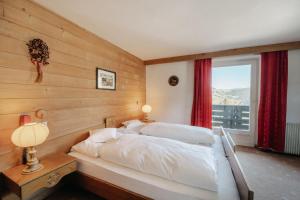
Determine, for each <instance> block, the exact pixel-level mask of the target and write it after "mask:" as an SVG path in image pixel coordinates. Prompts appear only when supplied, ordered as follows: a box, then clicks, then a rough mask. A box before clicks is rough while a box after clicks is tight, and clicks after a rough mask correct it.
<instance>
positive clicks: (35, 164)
mask: <svg viewBox="0 0 300 200" xmlns="http://www.w3.org/2000/svg"><path fill="white" fill-rule="evenodd" d="M26 165H27V167H25V168H24V169H23V171H22V174H31V173H34V172H36V171H39V170H41V169H43V168H44V167H43V165H42V164H40V163H39V160H38V159H37V157H36V150H35V148H34V147H27V163H26Z"/></svg>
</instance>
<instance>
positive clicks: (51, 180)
mask: <svg viewBox="0 0 300 200" xmlns="http://www.w3.org/2000/svg"><path fill="white" fill-rule="evenodd" d="M60 178H61V176H60V174H59V173H57V172H56V173H53V174H50V175H49V177H48V181H47V183H48V187H52V186H54V185H56V184H57V183H58V182H59V180H60Z"/></svg>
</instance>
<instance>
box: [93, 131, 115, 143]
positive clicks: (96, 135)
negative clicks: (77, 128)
mask: <svg viewBox="0 0 300 200" xmlns="http://www.w3.org/2000/svg"><path fill="white" fill-rule="evenodd" d="M118 136H119V134H118V133H117V129H116V128H102V129H96V130H92V131H90V137H89V138H88V139H87V140H88V141H90V142H96V143H101V142H107V141H109V140H112V139H117V138H118Z"/></svg>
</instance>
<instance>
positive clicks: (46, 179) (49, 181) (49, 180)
mask: <svg viewBox="0 0 300 200" xmlns="http://www.w3.org/2000/svg"><path fill="white" fill-rule="evenodd" d="M74 171H76V162H75V161H74V162H71V163H69V164H67V165H65V166H62V167H60V168H58V169H56V170H54V171H52V172H50V173H48V174H46V175H44V176H41V177H39V178H37V179H35V180H33V181H31V182H29V183H27V184H25V185H23V187H22V188H21V197H22V198H24V199H26V198H27V197H29V196H30V195H31V194H32V193H33V192H35V191H37V190H38V189H41V188H45V187H46V188H50V187H53V186H54V185H56V184H57V183H58V182H59V181H60V179H61V178H63V177H64V176H65V175H67V174H70V173H72V172H74Z"/></svg>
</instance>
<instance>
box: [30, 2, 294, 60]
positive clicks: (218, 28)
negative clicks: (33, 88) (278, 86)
mask: <svg viewBox="0 0 300 200" xmlns="http://www.w3.org/2000/svg"><path fill="white" fill-rule="evenodd" d="M35 1H36V2H38V3H39V4H41V5H43V6H44V7H46V8H48V9H50V10H52V11H54V12H55V13H57V14H59V15H61V16H63V17H65V18H67V19H69V20H71V21H73V22H74V23H76V24H78V25H79V26H81V27H83V28H85V29H87V30H89V31H91V32H93V33H95V34H96V35H98V36H100V37H102V38H104V39H106V40H108V41H110V42H112V43H113V44H115V45H117V46H119V47H121V48H123V49H124V50H126V51H128V52H130V53H132V54H134V55H135V56H137V57H139V58H141V59H143V60H147V59H153V58H161V57H168V56H177V55H185V54H192V53H200V52H207V51H215V50H224V49H229V48H237V47H245V46H254V45H262V44H272V43H279V42H289V41H296V40H300V0H51V1H50V0H35Z"/></svg>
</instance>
